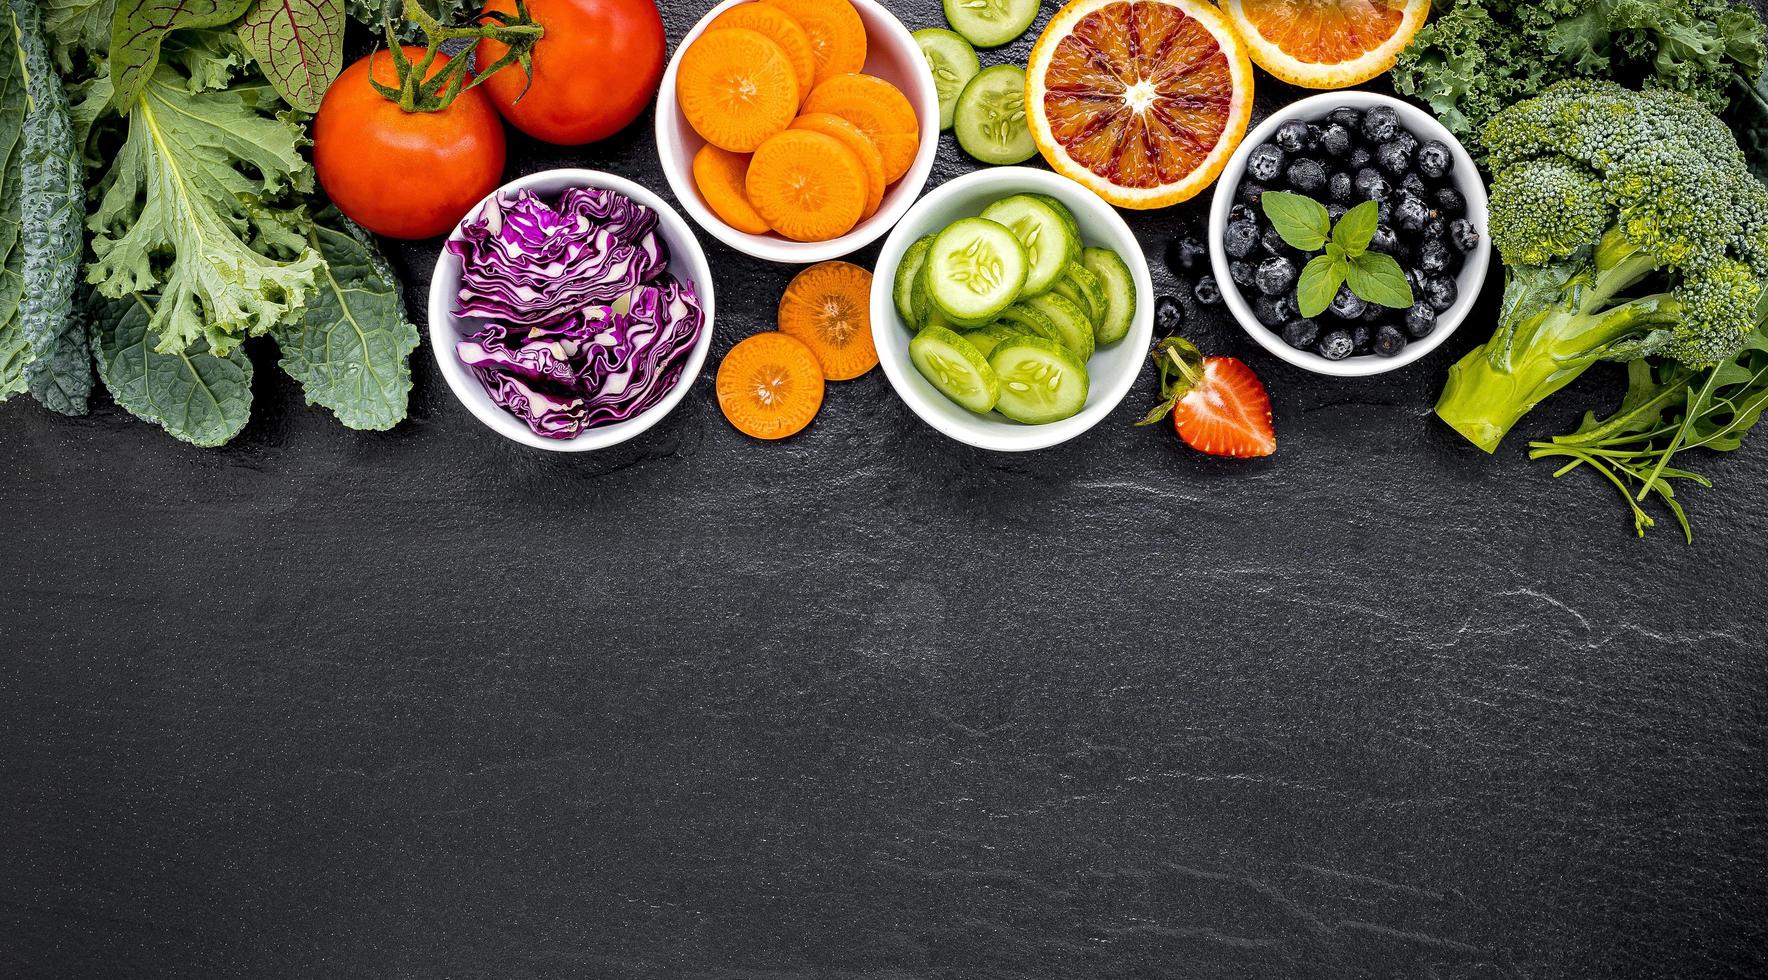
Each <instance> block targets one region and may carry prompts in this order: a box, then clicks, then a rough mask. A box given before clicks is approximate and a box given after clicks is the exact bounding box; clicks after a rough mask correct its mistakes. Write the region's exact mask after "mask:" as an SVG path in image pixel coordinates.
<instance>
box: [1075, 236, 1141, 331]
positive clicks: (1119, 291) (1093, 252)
mask: <svg viewBox="0 0 1768 980" xmlns="http://www.w3.org/2000/svg"><path fill="white" fill-rule="evenodd" d="M1080 262H1081V265H1083V266H1086V268H1087V271H1088V272H1091V273H1092V274H1093V276H1094V278H1096V279H1098V280H1099V286H1100V288H1101V289H1102V290H1103V291H1104V295H1105V315H1104V316H1100V317H1096V318H1094V320H1093V339H1094V340H1096V341H1097V342H1098V345H1099V346H1100V347H1103V346H1105V345H1106V344H1115V343H1117V342H1118V341H1120V340H1122V339H1123V338H1125V337H1127V336H1129V333H1130V324H1131V323H1133V322H1135V319H1136V280H1135V277H1134V276H1131V275H1130V267H1129V266H1128V265H1126V264H1124V261H1123V257H1122V256H1120V255H1118V254H1117V253H1116V252H1113V251H1111V250H1110V249H1108V248H1089V249H1083V250H1082V251H1081V253H1080Z"/></svg>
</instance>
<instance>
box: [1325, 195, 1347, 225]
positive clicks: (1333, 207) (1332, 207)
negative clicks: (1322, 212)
mask: <svg viewBox="0 0 1768 980" xmlns="http://www.w3.org/2000/svg"><path fill="white" fill-rule="evenodd" d="M1350 210H1351V209H1350V208H1347V207H1345V206H1344V205H1342V204H1340V203H1338V202H1337V201H1333V202H1332V203H1331V204H1328V205H1326V220H1327V221H1330V222H1332V223H1333V224H1335V225H1336V224H1338V222H1339V219H1340V218H1343V217H1344V216H1345V215H1346V214H1349V213H1350Z"/></svg>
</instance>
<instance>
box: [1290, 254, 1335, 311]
mask: <svg viewBox="0 0 1768 980" xmlns="http://www.w3.org/2000/svg"><path fill="white" fill-rule="evenodd" d="M1338 266H1339V263H1337V262H1334V261H1333V260H1332V259H1331V258H1329V257H1327V256H1324V255H1316V256H1314V257H1313V259H1311V260H1310V261H1309V262H1308V264H1307V265H1305V266H1302V270H1301V280H1300V282H1298V283H1297V284H1296V287H1295V305H1296V307H1297V308H1299V309H1300V310H1301V315H1302V316H1304V317H1316V316H1319V315H1320V314H1322V313H1324V312H1326V307H1328V306H1331V305H1332V297H1334V296H1337V295H1338V287H1339V286H1340V285H1341V284H1343V282H1344V272H1343V270H1341V269H1340V268H1339V267H1338Z"/></svg>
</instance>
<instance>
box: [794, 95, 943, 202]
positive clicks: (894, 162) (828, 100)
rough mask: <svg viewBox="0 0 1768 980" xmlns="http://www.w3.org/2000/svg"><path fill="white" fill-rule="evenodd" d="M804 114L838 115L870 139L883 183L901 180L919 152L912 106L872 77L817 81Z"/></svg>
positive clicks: (918, 137)
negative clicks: (878, 156) (875, 147)
mask: <svg viewBox="0 0 1768 980" xmlns="http://www.w3.org/2000/svg"><path fill="white" fill-rule="evenodd" d="M804 111H805V112H827V113H830V114H832V115H837V116H840V117H841V118H843V119H845V120H847V121H848V122H850V123H853V124H854V125H855V126H858V127H859V128H860V129H861V130H863V131H864V132H865V134H866V135H867V136H870V137H871V138H872V142H873V143H876V144H877V145H878V152H879V153H881V154H883V156H884V178H885V181H886V182H887V183H895V182H896V181H898V180H901V179H902V175H903V174H906V173H908V172H909V167H910V166H912V165H913V164H914V162H915V154H916V153H918V152H919V151H920V149H921V126H920V122H919V120H918V119H917V118H916V116H915V107H914V106H912V105H910V104H909V100H908V96H906V95H903V94H902V90H901V89H898V88H897V87H896V86H894V85H892V84H890V83H889V82H887V81H885V80H884V79H882V78H878V77H877V76H875V75H858V74H849V75H836V76H835V77H833V78H830V79H828V80H826V81H823V82H819V83H818V84H817V87H816V88H814V89H811V91H810V97H809V98H807V99H805V100H804Z"/></svg>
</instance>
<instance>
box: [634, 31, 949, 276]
mask: <svg viewBox="0 0 1768 980" xmlns="http://www.w3.org/2000/svg"><path fill="white" fill-rule="evenodd" d="M752 2H755V0H723V2H721V3H719V4H718V5H717V6H715V7H713V8H712V9H711V10H708V11H707V12H706V14H705V16H703V17H701V18H700V20H699V21H698V22H697V23H695V24H694V26H693V27H692V28H690V29H689V30H688V32H687V34H685V35H683V36H682V39H681V43H680V44H678V45H677V46H676V49H675V52H674V54H672V55H671V56H670V58H669V67H668V68H667V69H666V70H665V71H664V73H663V82H662V87H661V88H660V89H659V90H658V94H657V116H656V120H655V123H654V126H653V134H652V135H653V137H654V138H655V140H656V143H657V159H658V162H659V163H660V164H661V165H662V168H663V176H664V177H665V178H666V179H667V180H668V181H669V188H670V190H671V191H673V192H674V193H675V197H676V200H678V201H680V202H681V206H682V209H683V210H685V211H687V213H688V216H689V217H691V218H693V219H694V223H695V224H697V225H699V226H700V227H701V228H704V229H706V232H707V234H709V235H711V236H712V237H714V238H716V239H718V240H719V241H721V242H723V243H725V244H726V245H729V246H730V247H731V248H734V249H736V250H737V251H739V252H742V253H743V254H745V255H750V256H753V257H755V258H758V259H764V260H766V261H768V262H778V263H781V264H785V265H808V264H810V263H813V262H826V261H829V260H830V259H838V258H841V257H842V256H844V255H851V254H853V253H854V252H857V251H859V250H860V249H862V248H865V247H866V246H867V245H870V244H872V243H873V242H875V241H877V240H878V239H879V238H882V237H883V236H884V235H885V234H886V233H887V232H889V231H890V229H892V228H894V227H896V223H897V222H899V221H901V220H902V218H903V216H904V215H906V214H908V211H909V209H910V208H912V207H914V205H915V202H916V201H917V200H918V199H919V198H920V196H921V192H922V191H923V190H925V189H926V187H927V179H928V177H930V176H931V175H932V173H933V164H934V162H935V161H936V160H937V159H938V156H939V96H938V93H937V91H936V90H935V89H934V88H933V82H932V80H931V77H929V78H928V80H927V81H926V82H925V84H918V85H912V86H910V87H911V88H913V89H914V90H915V91H912V92H910V91H905V92H904V93H903V94H904V95H906V96H908V98H909V100H910V101H911V102H913V103H915V114H916V115H917V116H918V117H919V120H920V123H921V146H920V148H919V149H918V150H916V151H915V162H914V163H913V164H911V165H910V166H909V172H908V173H906V174H904V175H903V176H902V178H901V179H900V180H898V181H897V182H896V183H895V184H893V185H891V187H890V188H889V189H888V190H887V191H886V192H885V195H884V203H883V205H882V206H880V207H879V209H878V212H877V213H876V214H874V215H872V216H871V217H870V218H867V219H865V220H864V221H861V222H860V223H859V224H858V225H856V226H855V227H854V229H853V230H852V231H850V232H848V233H847V234H845V235H842V236H841V237H840V238H831V239H829V240H828V241H826V242H794V241H792V240H790V239H787V238H782V237H781V236H779V235H775V234H767V235H750V234H746V233H744V232H740V231H738V230H736V229H735V228H732V227H731V226H730V225H727V224H725V223H724V222H723V221H721V220H719V218H718V216H717V215H715V214H713V213H712V210H711V209H710V208H708V207H707V206H706V205H705V204H704V203H702V202H701V200H700V191H699V189H698V188H697V187H696V186H695V185H694V180H693V173H692V170H693V159H692V158H691V157H689V158H686V159H683V158H682V157H681V156H678V155H677V154H676V151H675V146H674V143H673V142H672V141H671V140H670V139H669V136H668V134H667V132H666V127H667V126H668V125H669V123H670V120H671V119H672V118H674V117H677V116H679V115H680V114H681V110H680V108H679V107H678V106H677V105H676V99H675V78H676V74H677V71H678V69H679V68H680V65H681V55H682V52H684V51H686V50H687V49H688V45H690V44H692V43H693V42H694V40H695V39H696V38H698V37H699V36H700V35H701V34H703V33H705V31H706V27H707V25H708V24H710V23H712V20H713V18H715V17H717V16H718V15H719V14H722V13H724V12H725V11H726V10H729V9H730V8H732V7H735V6H738V5H739V4H744V3H752ZM849 2H851V3H852V4H853V5H854V6H855V7H856V8H861V14H862V15H864V14H865V12H866V11H872V12H873V13H874V16H875V17H876V18H877V19H878V20H879V21H880V22H881V23H882V24H883V25H884V26H883V31H884V33H885V35H886V38H885V39H886V40H888V41H889V42H890V43H891V45H892V47H895V48H897V49H899V50H900V53H901V56H902V57H904V58H908V57H914V58H920V57H922V55H921V48H920V45H918V44H917V43H916V42H915V38H914V35H913V34H911V33H910V32H909V29H908V27H906V26H905V25H904V24H903V23H902V20H901V19H900V18H898V17H897V16H896V15H895V14H893V13H891V12H890V9H889V8H888V7H885V6H884V5H883V4H881V3H878V2H876V0H849ZM865 19H866V20H867V21H868V22H870V21H871V20H872V19H873V18H871V17H867V18H865ZM873 36H874V35H873V33H872V32H871V31H870V30H869V29H868V31H867V42H868V43H871V41H872V38H873ZM910 64H913V62H912V61H911V62H910ZM680 125H681V126H682V127H684V128H687V121H686V120H685V119H684V120H681V123H680Z"/></svg>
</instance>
